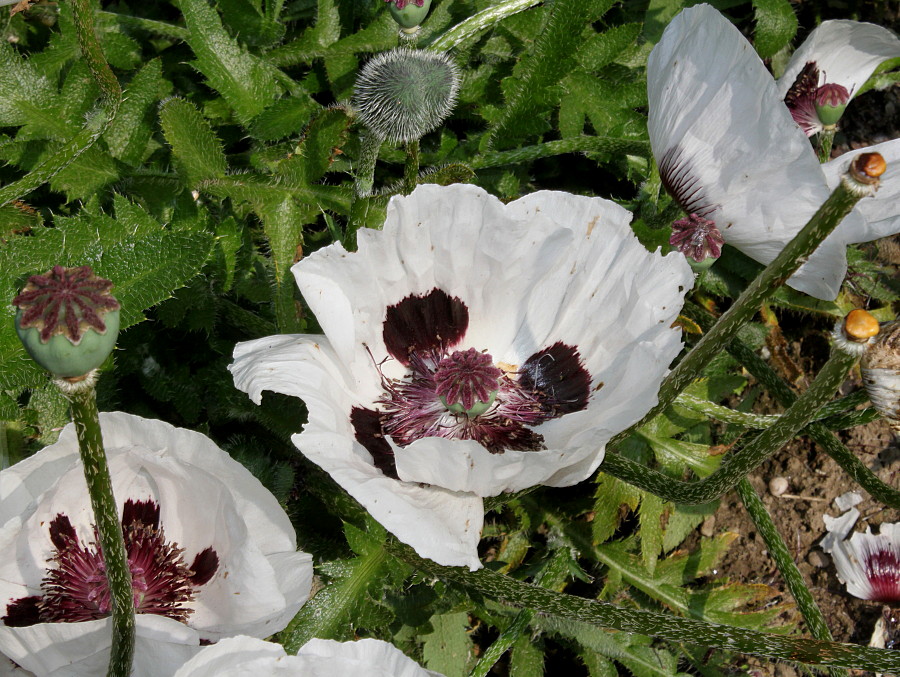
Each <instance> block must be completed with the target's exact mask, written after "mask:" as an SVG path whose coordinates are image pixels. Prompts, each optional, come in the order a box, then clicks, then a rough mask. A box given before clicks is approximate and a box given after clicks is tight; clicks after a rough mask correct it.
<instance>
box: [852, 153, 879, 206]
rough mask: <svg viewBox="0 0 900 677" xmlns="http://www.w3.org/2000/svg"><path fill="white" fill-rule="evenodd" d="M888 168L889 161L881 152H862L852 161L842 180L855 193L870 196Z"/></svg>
mask: <svg viewBox="0 0 900 677" xmlns="http://www.w3.org/2000/svg"><path fill="white" fill-rule="evenodd" d="M886 169H887V163H886V162H885V160H884V157H883V156H882V155H881V154H880V153H860V154H859V155H857V156H856V157H855V158H853V160H852V161H851V162H850V167H849V169H848V170H847V173H846V174H844V176H843V177H842V179H841V182H842V183H843V185H844V187H845V188H847V190H849V191H851V192H852V193H853V194H855V195H857V196H859V197H861V198H862V197H868V196H870V195H874V194H875V191H877V190H878V186H879V185H880V184H881V175H882V174H884V172H885V170H886Z"/></svg>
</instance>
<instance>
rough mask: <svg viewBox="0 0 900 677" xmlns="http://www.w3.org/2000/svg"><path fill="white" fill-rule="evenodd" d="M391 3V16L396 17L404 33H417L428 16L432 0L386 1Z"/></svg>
mask: <svg viewBox="0 0 900 677" xmlns="http://www.w3.org/2000/svg"><path fill="white" fill-rule="evenodd" d="M385 2H389V3H390V8H389V9H390V11H391V16H392V17H394V21H396V22H397V23H398V24H399V25H400V28H402V29H403V32H404V33H416V32H417V31H418V30H419V25H420V24H421V23H422V22H423V21H425V17H427V16H428V10H430V9H431V0H385Z"/></svg>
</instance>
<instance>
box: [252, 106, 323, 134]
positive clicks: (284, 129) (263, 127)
mask: <svg viewBox="0 0 900 677" xmlns="http://www.w3.org/2000/svg"><path fill="white" fill-rule="evenodd" d="M319 108H320V106H319V104H317V103H316V102H315V101H314V100H313V99H312V98H310V97H309V96H308V95H298V96H290V97H286V98H283V99H279V100H278V101H276V102H275V103H274V104H272V105H271V106H269V107H268V108H266V109H265V110H264V111H263V112H262V113H260V114H259V115H258V116H257V117H256V119H255V120H254V121H253V124H252V125H251V127H250V134H251V135H252V136H253V137H255V138H257V139H259V140H260V141H275V140H276V139H281V138H284V137H286V136H293V135H294V134H299V133H300V132H301V130H303V129H306V127H307V125H309V123H310V120H311V119H312V117H313V115H314V114H315V112H316V111H318V110H319Z"/></svg>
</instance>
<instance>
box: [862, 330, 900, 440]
mask: <svg viewBox="0 0 900 677" xmlns="http://www.w3.org/2000/svg"><path fill="white" fill-rule="evenodd" d="M860 372H861V373H862V378H863V383H864V384H865V386H866V392H867V393H868V394H869V399H870V400H872V405H873V406H874V407H875V408H876V409H877V410H878V413H879V414H881V415H882V416H884V418H885V419H887V422H888V423H889V424H890V426H891V428H893V430H894V433H895V434H896V435H900V321H898V322H886V323H885V324H883V325H881V329H880V331H879V332H878V336H877V337H876V338H875V339H874V340H873V341H872V342H871V344H870V345H868V346H867V347H866V352H865V353H864V354H863V357H862V360H861V362H860Z"/></svg>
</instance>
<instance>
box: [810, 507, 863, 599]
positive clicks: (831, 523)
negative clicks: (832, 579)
mask: <svg viewBox="0 0 900 677" xmlns="http://www.w3.org/2000/svg"><path fill="white" fill-rule="evenodd" d="M822 519H823V520H825V529H826V530H827V531H828V533H827V534H826V535H825V538H823V539H822V543H821V548H822V550H824V551H825V552H827V553H828V554H829V555H831V557H832V558H833V559H834V567H835V569H837V575H838V578H839V579H841V581H842V582H843V583H844V584H845V585H846V586H847V592H849V593H850V594H851V595H854V596H856V597H859V598H860V599H870V598H871V596H872V586H871V585H870V584H869V579H868V577H867V576H866V572H865V569H863V565H862V561H861V559H860V557H859V553H858V552H857V548H856V544H857V537H859V536H863V534H860V533H854V534H853V537H852V538H850V539H849V540H848V539H847V535H848V534H849V533H850V532H851V531H852V530H853V525H854V524H856V520H858V519H859V510H857V509H856V508H851V509H850V510H848V511H847V512H845V513H843V514H842V515H840V516H839V517H831V516H830V515H822Z"/></svg>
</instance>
